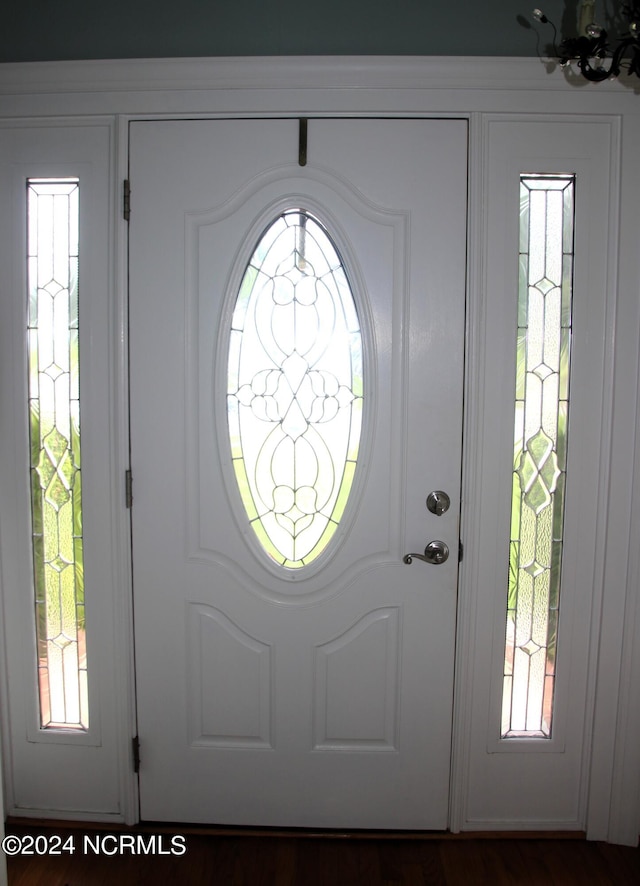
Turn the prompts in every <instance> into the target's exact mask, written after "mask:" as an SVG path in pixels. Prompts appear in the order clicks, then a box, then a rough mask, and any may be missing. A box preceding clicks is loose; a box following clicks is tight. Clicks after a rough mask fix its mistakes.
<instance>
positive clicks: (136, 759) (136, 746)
mask: <svg viewBox="0 0 640 886" xmlns="http://www.w3.org/2000/svg"><path fill="white" fill-rule="evenodd" d="M131 750H132V751H133V771H134V772H135V773H136V775H137V774H138V772H140V739H139V738H138V736H137V735H134V736H133V738H132V739H131Z"/></svg>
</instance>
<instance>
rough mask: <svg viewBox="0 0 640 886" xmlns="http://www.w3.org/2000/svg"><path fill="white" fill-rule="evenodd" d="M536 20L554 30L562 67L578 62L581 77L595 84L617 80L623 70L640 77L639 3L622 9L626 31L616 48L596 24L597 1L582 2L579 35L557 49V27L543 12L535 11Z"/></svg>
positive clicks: (633, 0) (635, 0)
mask: <svg viewBox="0 0 640 886" xmlns="http://www.w3.org/2000/svg"><path fill="white" fill-rule="evenodd" d="M533 17H534V19H535V20H536V21H538V22H540V23H541V24H543V25H546V24H548V25H550V26H551V27H552V28H553V53H554V55H555V56H556V57H557V59H558V61H559V62H560V64H561V65H562V66H563V67H566V66H567V65H570V64H571V63H572V62H576V63H577V66H578V68H579V70H580V73H581V74H582V76H583V77H586V79H587V80H592V81H594V82H596V83H600V82H602V81H603V80H608V79H609V78H610V77H617V76H618V75H619V74H620V72H621V71H622V69H623V68H626V69H627V73H628V74H635V75H636V77H640V0H628V2H627V3H623V4H622V6H621V7H620V18H621V19H623V20H625V21H626V31H624V32H623V33H622V34H621V36H620V37H619V38H618V39H617V41H616V43H615V44H614V45H609V35H608V33H607V31H606V30H605V29H604V28H603V27H602V26H601V25H599V24H598V23H597V22H596V21H595V0H583V2H582V4H581V7H580V15H579V25H578V30H579V35H578V36H577V37H569V38H568V39H566V40H563V41H562V43H561V44H560V46H556V39H557V35H558V32H557V30H556V26H555V25H554V24H553V22H552V21H551V20H550V19H548V18H547V16H546V15H545V14H544V12H542V10H541V9H534V10H533ZM624 27H625V26H624V25H623V28H624Z"/></svg>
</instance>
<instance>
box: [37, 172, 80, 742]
mask: <svg viewBox="0 0 640 886" xmlns="http://www.w3.org/2000/svg"><path fill="white" fill-rule="evenodd" d="M27 222H28V231H27V252H28V259H27V262H28V269H27V282H28V330H27V333H28V359H29V417H30V422H29V424H30V442H31V510H32V532H33V575H34V587H35V621H36V639H37V658H38V661H37V667H38V687H39V697H40V724H41V727H42V728H48V729H50V728H56V727H58V728H64V729H70V728H75V729H87V728H88V726H89V712H88V700H87V652H86V642H85V615H84V570H83V545H82V488H81V460H80V380H79V351H78V254H79V250H78V241H79V181H78V179H76V178H62V179H38V178H32V179H29V180H28V181H27Z"/></svg>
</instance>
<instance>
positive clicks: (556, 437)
mask: <svg viewBox="0 0 640 886" xmlns="http://www.w3.org/2000/svg"><path fill="white" fill-rule="evenodd" d="M574 187H575V178H574V176H571V175H523V176H521V178H520V280H519V295H518V332H517V341H516V347H517V368H516V401H515V437H514V469H513V486H512V499H511V545H510V554H509V581H508V603H507V627H506V647H505V666H504V683H503V699H502V729H501V734H502V737H503V738H519V737H524V738H550V737H551V727H552V721H553V702H554V684H555V660H556V643H557V629H558V612H559V602H560V572H561V565H562V537H563V518H564V490H565V470H566V451H567V418H568V409H569V350H570V343H571V299H572V282H573V219H574V210H573V203H574Z"/></svg>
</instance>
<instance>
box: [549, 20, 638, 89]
mask: <svg viewBox="0 0 640 886" xmlns="http://www.w3.org/2000/svg"><path fill="white" fill-rule="evenodd" d="M608 51H609V47H608V46H607V32H606V31H602V33H601V34H600V35H599V36H598V37H574V38H571V39H568V40H563V41H562V43H561V44H560V52H559V56H560V64H561V65H567V64H569V62H572V61H577V63H578V67H579V68H580V71H581V72H582V75H583V76H584V77H585V78H586V79H587V80H591V81H592V82H593V83H601V82H602V81H603V80H608V79H609V78H610V77H618V76H619V74H620V72H621V70H622V60H623V59H624V58H625V56H626V55H627V54H630V55H631V60H630V63H629V71H628V73H629V74H635V75H636V76H637V77H640V43H638V40H637V39H636V38H635V37H627V38H626V39H625V40H623V41H622V42H621V43H619V44H618V46H617V47H616V48H615V50H614V52H613V53H612V54H611V56H610V59H611V60H610V63H609V65H608V66H607V67H605V66H604V64H603V63H602V62H603V61H604V59H606V58H607V57H608V56H607V53H608ZM593 59H599V60H600V62H601V63H600V64H598V66H597V67H594V66H593V65H592V60H593Z"/></svg>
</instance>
